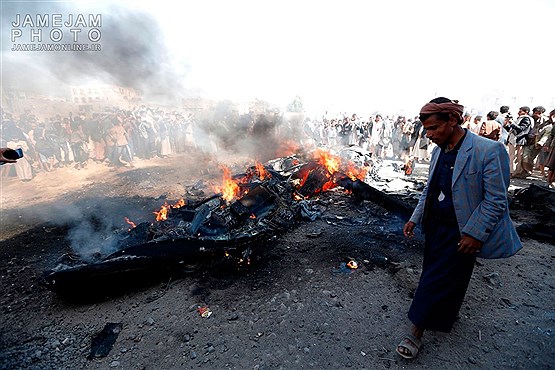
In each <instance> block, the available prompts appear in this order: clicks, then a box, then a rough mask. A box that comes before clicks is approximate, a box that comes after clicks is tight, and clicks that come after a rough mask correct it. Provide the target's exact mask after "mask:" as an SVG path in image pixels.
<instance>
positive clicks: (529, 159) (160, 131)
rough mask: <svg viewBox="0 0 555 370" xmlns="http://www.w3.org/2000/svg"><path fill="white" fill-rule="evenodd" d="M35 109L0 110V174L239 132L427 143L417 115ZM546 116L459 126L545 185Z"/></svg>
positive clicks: (206, 143)
mask: <svg viewBox="0 0 555 370" xmlns="http://www.w3.org/2000/svg"><path fill="white" fill-rule="evenodd" d="M36 113H37V112H32V111H30V110H28V111H26V112H25V113H24V114H21V115H20V116H19V117H15V116H13V115H11V114H10V113H8V112H5V111H2V115H3V123H2V125H3V127H2V137H1V143H0V146H1V147H8V148H14V149H15V148H22V149H23V151H24V152H25V153H26V155H25V157H24V158H22V159H21V160H19V161H17V163H12V164H10V165H9V166H2V169H1V170H2V172H1V176H3V177H5V176H14V175H17V176H18V177H19V179H21V180H22V181H30V180H31V179H32V178H33V176H34V175H35V174H36V173H38V172H43V171H44V172H49V171H54V170H55V169H56V168H59V167H69V166H72V167H74V168H75V169H82V168H84V167H85V166H86V165H87V163H88V162H91V161H95V162H97V163H104V164H106V165H108V166H112V167H116V168H117V167H133V162H134V158H141V159H146V160H148V159H151V158H153V157H160V158H165V157H167V156H170V155H172V154H176V153H184V152H187V151H188V150H199V151H204V152H207V153H212V154H217V153H218V152H220V151H234V150H237V147H236V146H237V145H238V144H237V142H241V143H245V140H250V141H251V143H252V142H258V144H259V145H260V144H263V146H264V147H265V148H266V149H268V147H271V146H272V145H276V143H275V141H276V140H273V139H274V138H276V139H277V138H279V139H280V140H281V141H283V139H289V140H295V141H296V143H295V144H297V145H301V146H302V148H303V149H310V148H313V147H326V148H330V149H333V148H337V147H341V146H349V145H356V146H360V147H361V148H363V149H364V150H367V151H368V152H370V153H372V154H373V155H374V156H375V157H377V158H381V159H393V160H404V161H408V160H409V159H413V160H415V161H417V162H428V161H429V158H430V153H431V150H432V149H433V145H434V144H433V143H431V142H430V141H429V140H428V138H427V137H426V131H425V130H424V128H423V126H422V123H421V122H420V121H419V119H418V117H414V118H407V117H405V116H400V115H399V116H388V115H382V114H373V115H370V116H368V117H365V118H362V117H359V116H358V115H357V114H347V113H340V114H335V115H332V114H329V113H328V112H326V113H325V114H323V115H321V116H319V117H304V116H303V115H295V116H294V117H293V118H291V117H288V116H287V115H285V114H283V113H279V112H269V113H265V114H254V113H248V114H243V115H239V114H237V113H236V112H229V111H228V112H225V113H222V112H216V113H214V112H212V114H205V113H195V114H193V113H189V112H188V113H183V112H178V111H171V112H165V111H163V110H161V109H159V108H152V107H147V106H145V105H142V106H139V107H136V108H134V109H128V110H125V109H119V108H116V107H113V108H109V109H106V110H105V111H104V112H97V113H77V114H72V113H69V114H68V115H67V116H61V115H56V116H54V117H49V118H47V119H39V118H37V115H36ZM554 122H555V110H552V111H550V112H549V114H546V109H545V108H544V107H542V106H538V107H534V108H533V109H530V108H529V107H526V106H523V107H520V108H519V109H518V113H517V115H516V116H514V117H513V116H512V115H511V113H510V109H509V107H508V106H502V107H500V108H499V111H493V110H492V111H490V112H489V113H488V114H487V115H486V117H483V116H481V115H472V114H469V113H466V114H465V115H464V123H463V127H464V128H467V129H469V130H470V131H472V132H474V133H476V134H478V135H481V136H485V137H488V138H490V139H492V140H498V141H500V142H502V143H503V144H504V145H505V147H506V149H507V151H508V152H509V156H510V160H511V176H512V177H515V178H526V177H527V176H530V175H531V174H532V172H533V171H534V170H536V171H539V174H540V175H541V176H542V177H545V178H546V180H547V183H548V184H550V186H553V182H554V181H555V175H554V170H555V154H554V151H555V140H554V134H555V130H553V123H554ZM299 138H300V140H299ZM269 154H270V153H269ZM274 154H280V153H274ZM281 154H283V153H281ZM270 158H271V157H269V158H267V159H270ZM546 168H547V173H546Z"/></svg>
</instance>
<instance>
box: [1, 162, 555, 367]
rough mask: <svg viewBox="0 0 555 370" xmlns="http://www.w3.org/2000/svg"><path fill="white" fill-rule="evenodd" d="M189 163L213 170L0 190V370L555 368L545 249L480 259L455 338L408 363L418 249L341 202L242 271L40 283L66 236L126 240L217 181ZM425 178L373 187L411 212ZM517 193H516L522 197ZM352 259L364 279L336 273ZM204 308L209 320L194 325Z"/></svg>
mask: <svg viewBox="0 0 555 370" xmlns="http://www.w3.org/2000/svg"><path fill="white" fill-rule="evenodd" d="M199 164H201V166H200V168H214V167H215V166H214V163H212V162H211V160H210V159H209V158H207V157H196V156H192V155H187V156H179V157H172V158H167V159H155V160H150V161H137V163H136V166H135V168H125V169H122V170H114V169H112V168H109V167H107V166H105V165H103V164H94V163H90V164H89V165H88V167H87V168H86V169H84V170H76V169H74V168H63V169H58V170H56V171H55V172H51V173H40V174H38V175H37V176H36V178H34V179H33V180H32V181H30V182H20V181H19V180H18V179H16V178H2V179H1V181H2V183H1V194H0V196H1V212H0V222H1V233H0V240H1V247H0V276H1V280H0V284H1V290H2V295H1V309H2V314H1V316H0V324H1V325H0V368H2V369H4V368H5V369H20V368H25V369H26V368H30V369H81V368H82V369H108V368H122V369H159V368H163V369H176V368H180V369H181V368H208V369H227V368H230V369H300V368H315V369H343V368H357V369H362V368H367V369H381V368H392V369H396V368H426V369H438V368H445V369H447V368H449V369H452V368H458V369H474V368H475V369H478V368H488V369H508V368H518V369H542V368H545V369H550V368H553V367H554V363H555V362H554V360H555V341H554V335H555V333H554V329H555V300H554V299H553V297H554V286H555V278H554V274H553V268H552V266H553V263H554V259H555V250H554V249H553V244H548V243H543V242H538V241H535V240H532V239H525V238H523V243H524V248H523V250H522V251H521V252H519V253H518V254H517V255H516V256H514V257H512V258H509V259H504V260H479V262H478V263H477V266H476V268H475V270H474V274H473V277H472V282H471V285H470V288H469V291H468V293H467V296H466V299H465V302H464V304H463V307H462V309H461V312H460V319H459V320H458V322H457V323H456V324H455V327H454V329H453V331H452V332H451V333H450V334H443V333H436V332H427V333H425V336H424V342H423V343H424V344H423V347H422V352H421V354H420V355H419V357H418V358H417V359H415V360H412V361H408V360H404V359H402V358H401V357H400V356H398V355H397V354H396V353H395V351H394V350H395V346H396V344H397V343H398V342H399V341H400V339H401V338H402V335H403V334H404V333H405V331H406V329H407V328H408V325H409V322H408V319H407V317H406V313H407V310H408V308H409V305H410V303H411V297H412V294H413V293H414V290H415V288H416V284H417V281H418V277H419V273H420V269H421V263H422V249H423V242H422V236H421V235H417V237H416V238H415V239H413V240H407V239H405V238H404V237H403V236H402V232H401V229H402V225H403V223H404V220H401V219H399V218H396V217H395V216H393V215H391V214H389V213H388V212H386V211H385V210H383V209H382V208H380V207H378V206H376V205H374V204H372V203H371V202H368V201H365V202H363V203H361V204H357V203H354V202H353V200H352V198H350V196H349V195H347V194H345V193H343V192H341V191H332V192H329V193H326V194H324V195H323V196H321V197H320V199H319V200H318V201H317V202H318V203H319V204H320V205H321V206H322V207H324V208H325V209H326V211H325V212H324V214H323V216H322V217H321V218H320V219H317V220H316V221H314V222H302V223H301V224H300V225H299V226H298V227H296V228H294V229H292V230H290V231H288V232H287V233H285V234H284V235H281V236H280V237H278V238H277V240H275V242H273V243H271V244H269V245H261V246H259V247H257V249H256V250H255V251H254V254H253V257H252V260H251V264H250V265H249V266H244V267H242V268H237V269H229V268H222V269H219V268H218V266H201V268H200V269H199V270H198V271H196V272H194V273H191V274H188V275H186V276H177V277H175V276H174V277H171V278H167V279H164V280H160V279H158V280H155V281H152V282H151V283H149V284H146V285H144V286H140V287H138V288H133V289H130V290H129V291H127V292H125V293H124V294H120V295H117V296H111V297H108V298H106V299H102V300H97V301H93V302H85V303H82V302H81V303H76V302H71V301H67V300H63V299H61V298H60V297H58V296H57V295H56V294H54V293H52V292H50V291H48V290H46V289H45V288H44V287H42V286H40V285H38V281H39V278H40V277H41V275H42V273H43V271H45V270H47V269H51V268H53V267H54V266H55V265H56V264H57V262H58V260H59V259H60V257H61V256H63V255H64V254H66V253H68V252H70V245H71V243H72V240H75V238H76V236H75V235H74V233H72V229H73V227H74V226H75V225H76V224H77V223H79V222H82V221H86V220H87V219H90V218H92V217H95V218H97V219H99V218H100V219H102V220H103V221H105V222H106V224H107V225H111V226H112V227H116V228H123V227H126V224H125V222H124V220H123V219H124V217H129V218H130V219H131V220H133V221H134V222H143V221H149V220H150V221H153V220H154V219H153V215H152V212H153V211H154V210H157V209H158V208H159V207H160V206H161V205H162V204H163V203H164V201H165V200H168V201H173V200H178V199H180V198H181V197H182V196H183V194H184V193H185V192H186V190H187V188H188V187H190V186H192V185H193V184H194V183H195V182H197V181H198V180H199V179H201V178H210V177H213V176H216V172H218V171H217V170H213V171H212V172H214V173H211V172H210V171H208V170H198V168H199ZM216 168H217V167H216ZM426 169H427V168H426V165H423V164H422V165H418V166H417V168H416V171H415V174H414V176H412V177H411V179H410V180H411V181H405V180H403V175H402V174H400V173H397V174H395V171H393V170H391V168H386V165H385V164H384V169H383V174H384V176H383V178H384V181H382V182H379V183H374V184H373V185H374V186H376V187H380V188H381V189H384V190H389V191H393V192H395V193H396V194H398V196H399V197H404V199H406V201H408V202H414V199H416V197H417V196H418V191H417V189H418V188H419V186H421V185H422V182H423V181H424V179H425V176H426ZM218 173H219V172H218ZM520 181H521V182H520V183H518V184H515V185H516V186H525V185H526V184H525V183H524V182H523V181H522V180H520ZM512 188H513V189H514V187H512ZM511 212H512V214H513V211H511ZM513 218H514V219H515V221H517V222H518V220H519V219H522V217H519V215H518V214H514V217H513ZM72 238H73V239H72ZM349 259H354V260H356V261H357V262H358V263H359V265H360V268H358V269H356V270H350V269H345V268H342V263H344V262H346V261H347V260H349ZM200 306H208V307H209V308H210V310H211V312H212V315H211V316H210V317H208V318H204V317H202V316H201V315H200V314H199V312H198V311H197V308H198V307H200ZM107 323H121V325H122V326H121V332H120V333H119V336H118V337H117V339H116V341H115V343H114V345H113V348H112V349H111V351H110V352H109V354H108V355H107V356H106V357H103V358H98V359H92V360H89V359H87V357H88V356H89V354H90V352H91V343H92V339H93V338H94V337H95V336H96V334H98V333H99V332H100V331H101V330H102V329H103V328H104V326H105V325H106V324H107Z"/></svg>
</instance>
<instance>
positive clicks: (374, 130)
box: [304, 106, 555, 187]
mask: <svg viewBox="0 0 555 370" xmlns="http://www.w3.org/2000/svg"><path fill="white" fill-rule="evenodd" d="M554 122H555V110H552V111H551V112H549V114H548V115H546V109H545V108H544V107H542V106H537V107H534V108H533V109H530V108H529V107H527V106H522V107H520V108H519V109H518V113H517V115H516V117H513V115H512V114H511V113H510V108H509V107H508V106H502V107H500V109H499V111H493V110H492V111H490V112H488V113H487V115H486V117H485V118H484V117H483V116H481V115H472V114H470V113H465V114H464V116H463V123H462V125H461V126H462V127H463V128H465V129H468V130H469V131H471V132H473V133H475V134H476V135H480V136H484V137H487V138H489V139H491V140H495V141H499V142H501V143H503V144H504V145H505V148H506V149H507V151H508V153H509V158H510V171H511V177H512V178H526V177H528V176H530V175H532V172H533V171H538V172H539V175H540V176H542V177H544V178H546V181H547V183H548V184H549V185H550V186H552V187H553V183H554V182H555V173H554V170H555V153H554V152H555V139H554V136H555V130H553V125H554ZM304 132H305V135H306V136H307V137H309V140H310V141H313V142H314V143H315V145H318V146H327V147H334V146H337V145H358V146H360V147H362V148H363V149H365V150H368V151H370V152H371V153H372V154H373V155H374V156H376V157H378V158H389V159H403V160H407V159H408V158H413V159H414V160H415V161H423V162H427V161H429V158H430V153H431V150H432V149H433V147H434V143H432V142H430V141H429V139H428V137H427V136H426V130H425V129H424V127H423V126H422V122H420V120H419V119H418V117H414V118H408V119H407V118H406V117H404V116H393V117H390V116H385V117H384V116H382V115H381V114H376V115H373V116H370V117H368V119H366V120H365V119H360V118H359V117H358V116H357V115H356V114H352V115H351V116H347V115H345V114H343V115H341V116H340V117H328V116H327V115H324V116H323V117H322V118H321V119H312V120H311V119H309V118H306V119H305V122H304ZM546 168H547V169H548V171H547V172H546Z"/></svg>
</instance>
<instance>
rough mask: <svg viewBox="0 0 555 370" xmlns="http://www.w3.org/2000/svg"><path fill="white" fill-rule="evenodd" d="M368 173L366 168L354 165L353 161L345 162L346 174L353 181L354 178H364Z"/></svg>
mask: <svg viewBox="0 0 555 370" xmlns="http://www.w3.org/2000/svg"><path fill="white" fill-rule="evenodd" d="M367 173H368V168H366V167H363V168H358V167H357V166H355V165H354V163H351V162H349V163H348V164H347V171H346V173H345V174H346V175H347V176H349V177H350V178H351V180H353V181H355V180H356V179H359V180H363V181H364V179H365V178H366V174H367Z"/></svg>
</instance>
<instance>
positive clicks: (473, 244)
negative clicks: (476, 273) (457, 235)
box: [458, 234, 484, 254]
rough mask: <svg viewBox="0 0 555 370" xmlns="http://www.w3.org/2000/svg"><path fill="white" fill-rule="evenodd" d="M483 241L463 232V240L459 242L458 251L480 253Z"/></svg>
mask: <svg viewBox="0 0 555 370" xmlns="http://www.w3.org/2000/svg"><path fill="white" fill-rule="evenodd" d="M483 244H484V243H482V242H481V241H480V240H478V239H475V238H473V237H471V236H470V235H466V234H463V236H462V237H461V241H460V242H459V244H458V246H459V249H458V251H459V252H461V253H464V254H474V253H479V252H480V248H482V245H483Z"/></svg>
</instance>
